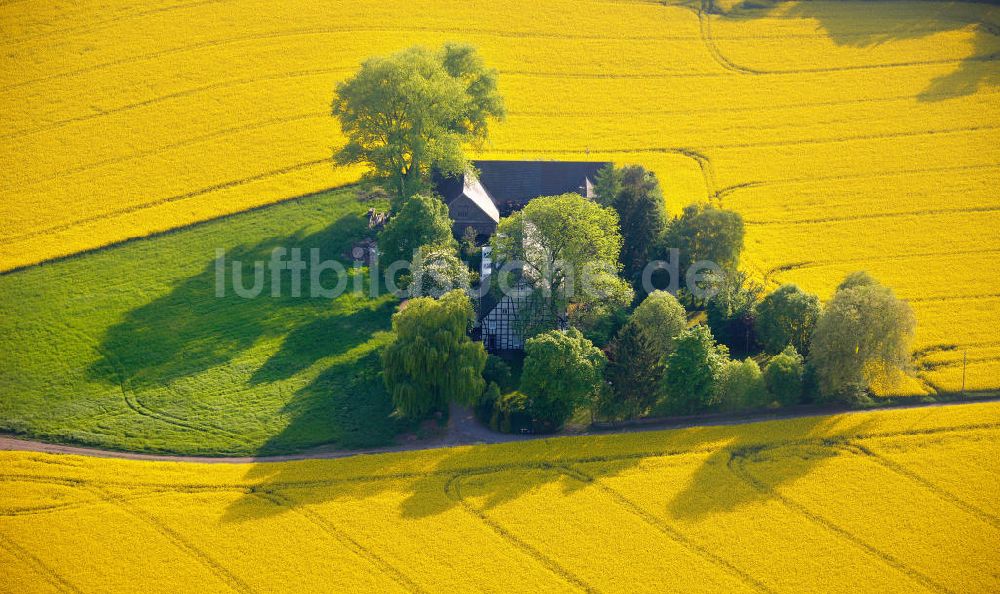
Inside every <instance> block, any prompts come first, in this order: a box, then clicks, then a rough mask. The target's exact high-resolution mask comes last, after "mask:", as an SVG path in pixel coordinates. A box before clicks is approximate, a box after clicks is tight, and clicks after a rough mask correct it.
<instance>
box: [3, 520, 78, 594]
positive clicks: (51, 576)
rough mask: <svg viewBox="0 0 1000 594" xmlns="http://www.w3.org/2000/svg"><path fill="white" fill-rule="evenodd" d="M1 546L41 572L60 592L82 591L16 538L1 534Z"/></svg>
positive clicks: (37, 571)
mask: <svg viewBox="0 0 1000 594" xmlns="http://www.w3.org/2000/svg"><path fill="white" fill-rule="evenodd" d="M0 548H3V549H4V550H5V551H7V552H8V553H10V554H11V555H12V556H14V558H16V559H18V560H19V561H21V562H22V563H24V564H25V565H27V566H29V567H31V568H32V569H33V570H34V571H35V572H36V573H38V574H40V575H41V576H42V577H43V578H44V579H45V581H47V582H48V583H50V584H51V585H52V586H53V587H55V588H56V589H57V590H59V591H60V592H77V593H80V592H82V590H80V589H79V588H78V587H76V586H74V585H73V584H72V583H70V582H69V581H68V580H66V578H64V577H62V576H61V575H59V574H58V573H57V572H56V571H55V570H54V569H52V568H51V567H49V566H48V565H46V564H45V562H43V561H42V560H41V559H39V558H38V557H36V556H35V555H33V554H32V553H31V552H30V551H28V550H27V549H25V548H24V547H22V546H21V545H19V544H17V543H16V542H14V540H13V539H11V538H10V537H9V536H6V535H2V534H0Z"/></svg>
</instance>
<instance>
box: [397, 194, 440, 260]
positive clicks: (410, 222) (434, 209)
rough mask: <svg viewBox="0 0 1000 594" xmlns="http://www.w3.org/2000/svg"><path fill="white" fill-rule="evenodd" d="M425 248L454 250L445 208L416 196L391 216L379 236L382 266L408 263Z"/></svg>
mask: <svg viewBox="0 0 1000 594" xmlns="http://www.w3.org/2000/svg"><path fill="white" fill-rule="evenodd" d="M425 246H445V247H448V248H449V249H452V250H454V249H455V246H456V242H455V238H454V237H452V234H451V217H449V216H448V207H447V206H445V205H444V203H443V202H441V201H440V200H438V199H437V198H432V197H430V196H423V195H417V196H414V197H412V198H411V199H409V200H407V201H406V205H404V206H403V209H402V210H401V211H400V212H399V214H397V215H396V216H394V217H392V219H390V220H389V222H388V223H387V224H386V226H385V228H384V229H382V232H381V233H379V236H378V247H379V251H380V252H381V260H382V262H383V264H384V265H391V264H392V263H394V262H398V261H410V259H411V258H413V257H414V256H415V255H416V251H417V250H418V249H420V248H422V247H425Z"/></svg>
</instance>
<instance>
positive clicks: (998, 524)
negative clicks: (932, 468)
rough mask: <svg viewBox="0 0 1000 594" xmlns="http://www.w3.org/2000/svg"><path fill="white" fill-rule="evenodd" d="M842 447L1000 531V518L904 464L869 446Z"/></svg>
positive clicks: (855, 443)
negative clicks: (868, 458)
mask: <svg viewBox="0 0 1000 594" xmlns="http://www.w3.org/2000/svg"><path fill="white" fill-rule="evenodd" d="M842 447H843V448H844V449H846V450H847V451H851V453H853V454H854V455H856V456H864V457H870V458H871V459H872V460H874V461H875V462H877V463H878V464H879V465H881V466H882V467H884V468H886V469H888V470H890V471H892V472H894V473H896V474H898V475H899V476H902V477H904V478H906V479H908V480H910V481H912V482H914V483H917V484H919V485H921V486H922V487H924V488H925V489H927V490H928V491H930V492H931V493H932V494H934V495H937V496H938V497H939V498H941V499H943V500H945V501H947V502H948V503H951V504H952V505H954V506H955V507H957V508H959V509H961V510H962V511H964V512H966V513H967V514H969V515H971V516H974V517H976V518H979V519H980V520H982V521H983V522H986V523H987V524H989V525H991V526H993V527H994V528H997V529H998V530H1000V518H998V517H997V516H995V515H993V514H991V513H989V512H987V511H985V510H982V509H980V508H978V507H977V506H975V505H973V504H971V503H968V502H966V501H964V500H963V499H961V498H960V497H958V496H957V495H955V494H954V493H951V492H950V491H948V490H947V489H945V488H943V487H940V486H938V485H937V484H935V483H934V482H932V481H930V480H929V479H926V478H924V477H922V476H920V475H919V474H917V473H915V472H913V471H912V470H910V469H909V468H907V467H906V466H904V465H902V464H900V463H898V462H894V461H893V460H890V459H889V458H887V457H885V456H883V455H882V454H879V453H877V452H875V451H873V450H871V449H870V448H868V447H867V446H864V445H862V444H860V443H858V442H856V441H847V442H845V443H844V445H843V446H842ZM852 450H856V451H852Z"/></svg>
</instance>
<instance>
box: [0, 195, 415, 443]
mask: <svg viewBox="0 0 1000 594" xmlns="http://www.w3.org/2000/svg"><path fill="white" fill-rule="evenodd" d="M353 197H354V190H353V189H351V188H347V189H341V190H335V191H330V192H325V193H322V194H318V195H315V196H310V197H306V198H301V199H298V200H292V201H289V202H285V203H282V204H279V205H275V206H271V207H268V208H264V209H260V210H256V211H252V212H248V213H244V214H240V215H235V216H232V217H228V218H225V219H221V220H218V221H213V222H209V223H204V224H201V225H197V226H194V227H190V228H186V229H182V230H179V231H176V232H172V233H169V234H166V235H162V236H158V237H154V238H150V239H145V240H138V241H133V242H129V243H126V244H123V245H121V246H118V247H114V248H109V249H105V250H102V251H98V252H94V253H90V254H85V255H81V256H77V257H73V258H69V259H66V260H63V261H58V262H53V263H49V264H44V265H41V266H37V267H34V268H29V269H26V270H23V271H20V272H16V273H12V274H8V275H5V276H2V277H0V430H3V431H8V432H16V433H20V434H24V435H26V436H30V437H35V438H41V439H45V440H50V441H60V442H72V443H78V444H87V445H94V446H100V447H106V448H115V449H126V450H135V451H149V452H170V453H178V454H204V455H209V454H274V453H282V452H291V451H296V450H301V449H303V448H307V447H310V446H315V445H319V444H330V443H332V444H336V445H338V446H342V447H368V446H376V445H382V444H386V443H389V442H391V441H392V440H393V438H394V436H395V435H396V434H397V433H398V432H399V431H400V430H401V429H402V427H401V426H400V425H399V423H398V422H397V421H395V420H393V419H392V418H391V417H390V413H391V409H392V406H391V403H390V401H389V397H388V395H387V394H386V391H385V388H384V387H383V384H382V380H381V377H380V376H379V370H380V366H379V361H378V350H379V348H380V347H381V346H382V345H383V344H384V343H385V342H386V340H387V338H388V333H387V332H388V330H389V328H390V317H391V315H392V312H393V311H394V306H395V301H396V300H395V299H394V298H393V297H391V296H387V295H384V292H383V296H382V297H378V298H374V299H373V298H369V297H368V296H367V292H365V293H361V294H359V293H354V292H350V293H348V294H346V295H343V296H341V297H339V298H337V299H334V300H331V299H329V298H309V297H308V295H309V292H310V282H309V274H308V271H306V272H305V273H304V274H303V277H304V279H303V284H302V294H303V296H302V297H298V298H296V297H293V296H292V295H291V287H290V278H291V276H290V275H289V274H288V273H287V272H285V274H284V275H283V281H284V284H283V287H282V291H281V295H280V296H278V297H272V296H271V293H270V290H269V289H270V284H269V282H268V283H266V284H265V286H266V287H267V288H266V289H265V291H264V293H263V294H262V295H260V296H259V297H257V298H254V299H244V298H242V297H239V296H237V295H236V294H235V292H234V291H233V290H232V280H231V278H232V276H231V270H230V271H228V272H227V275H228V276H229V281H228V282H227V285H228V286H227V292H226V296H225V297H222V298H220V297H217V296H216V287H215V284H216V272H215V255H216V249H217V248H224V249H225V250H226V252H227V258H228V260H229V261H230V262H232V261H233V260H240V261H242V262H243V267H242V269H243V271H244V278H245V284H246V285H250V284H251V281H252V279H253V269H252V262H253V261H255V260H267V259H268V258H269V257H270V254H271V251H272V249H273V248H275V247H279V246H280V247H286V248H292V247H298V248H301V249H302V253H303V256H304V257H307V255H308V254H309V250H310V248H318V249H319V250H320V254H321V255H322V257H323V258H336V259H339V260H341V261H343V255H344V254H346V253H347V251H348V250H349V249H350V245H351V243H352V242H353V241H354V240H356V239H357V238H359V237H361V236H362V235H363V234H364V233H365V231H366V225H365V220H364V217H363V212H364V210H365V207H364V206H363V205H361V204H358V203H357V202H356V201H355V200H354V199H353ZM348 268H349V269H350V266H348ZM321 278H322V281H323V284H324V286H326V287H332V286H334V285H335V284H336V283H335V280H336V275H335V273H333V272H327V273H325V274H324V276H323V277H321ZM267 280H268V281H269V278H268V279H267ZM354 281H355V279H354V278H353V275H352V278H351V283H350V286H354ZM357 281H358V283H359V284H360V285H361V286H362V288H366V287H367V284H368V279H367V274H366V271H364V270H361V271H360V272H358V273H357Z"/></svg>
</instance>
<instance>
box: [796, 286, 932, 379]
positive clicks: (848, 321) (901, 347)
mask: <svg viewBox="0 0 1000 594" xmlns="http://www.w3.org/2000/svg"><path fill="white" fill-rule="evenodd" d="M859 280H861V281H863V282H857V281H859ZM849 281H850V282H849ZM915 327H916V319H915V318H914V316H913V310H912V309H910V305H909V304H908V303H907V302H905V301H902V300H900V299H897V298H896V296H895V295H894V294H893V292H892V289H889V288H888V287H885V286H883V285H881V284H880V283H879V282H878V281H876V280H874V279H873V278H871V277H870V276H867V275H864V276H862V275H858V274H857V273H855V274H853V275H850V276H849V277H848V278H847V279H845V282H844V283H842V284H841V288H840V289H839V290H838V291H837V292H836V293H835V294H834V296H833V299H831V300H830V302H829V303H827V305H826V307H825V308H824V309H823V312H822V313H821V314H820V316H819V320H818V321H817V322H816V330H815V331H814V332H813V338H812V343H811V345H810V352H809V359H810V361H811V362H812V364H813V365H814V366H815V369H816V374H817V376H818V379H819V388H820V394H821V395H822V396H824V397H826V398H844V397H848V398H849V397H852V396H851V395H852V394H856V393H857V392H859V391H863V390H868V389H870V388H871V386H872V384H873V383H874V382H881V381H891V380H892V379H893V377H894V376H897V375H898V374H899V373H900V372H901V371H903V370H905V369H906V367H907V366H908V365H909V362H910V341H911V340H912V338H913V332H914V329H915Z"/></svg>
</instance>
